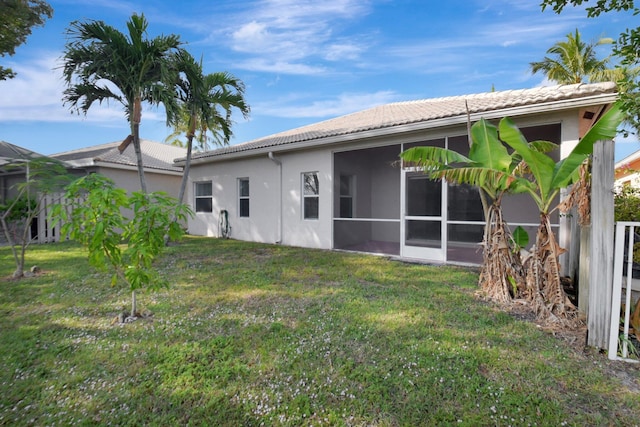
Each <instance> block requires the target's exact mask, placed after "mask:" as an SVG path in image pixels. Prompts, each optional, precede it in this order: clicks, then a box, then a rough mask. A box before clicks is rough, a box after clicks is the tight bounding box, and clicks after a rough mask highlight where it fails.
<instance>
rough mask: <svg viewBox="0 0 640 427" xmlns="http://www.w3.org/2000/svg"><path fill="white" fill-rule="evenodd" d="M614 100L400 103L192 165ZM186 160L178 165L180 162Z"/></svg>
mask: <svg viewBox="0 0 640 427" xmlns="http://www.w3.org/2000/svg"><path fill="white" fill-rule="evenodd" d="M616 95H617V88H616V85H615V83H594V84H575V85H562V86H547V87H538V88H534V89H520V90H509V91H502V92H487V93H479V94H472V95H462V96H451V97H445V98H433V99H424V100H418V101H407V102H396V103H392V104H386V105H380V106H378V107H373V108H370V109H367V110H364V111H359V112H356V113H352V114H348V115H346V116H341V117H337V118H334V119H330V120H326V121H323V122H319V123H314V124H311V125H308V126H303V127H300V128H296V129H292V130H288V131H285V132H280V133H276V134H273V135H269V136H266V137H264V138H259V139H255V140H252V141H249V142H245V143H243V144H238V145H233V146H229V147H223V148H219V149H217V150H213V151H205V152H202V153H196V154H194V155H193V160H195V161H196V162H206V161H207V160H213V158H215V157H218V156H224V155H229V154H234V153H236V154H238V155H239V154H242V152H247V153H246V154H250V153H249V152H250V151H253V150H260V149H273V148H284V147H283V146H287V145H290V144H295V143H302V142H314V141H317V143H318V144H320V143H322V142H328V141H321V140H326V139H332V137H340V136H342V137H344V136H347V135H349V136H351V137H352V139H354V138H356V137H358V136H359V135H360V134H362V136H364V135H365V134H371V133H373V134H375V133H378V134H384V133H385V131H386V132H387V133H391V132H394V131H395V130H396V129H397V128H398V127H400V126H414V127H415V128H416V129H418V128H422V129H428V128H435V127H440V126H445V125H451V124H459V123H465V122H466V120H467V108H468V112H469V114H471V116H472V120H477V119H478V118H479V117H480V116H488V115H489V114H488V113H490V112H495V113H496V114H494V116H496V117H499V116H504V115H516V114H518V115H521V114H530V113H534V112H544V111H549V110H560V109H566V108H577V107H581V106H586V105H596V104H605V103H609V102H613V100H614V99H615V97H616ZM507 112H508V113H509V114H507ZM487 118H495V117H487ZM183 160H184V159H179V160H178V161H183Z"/></svg>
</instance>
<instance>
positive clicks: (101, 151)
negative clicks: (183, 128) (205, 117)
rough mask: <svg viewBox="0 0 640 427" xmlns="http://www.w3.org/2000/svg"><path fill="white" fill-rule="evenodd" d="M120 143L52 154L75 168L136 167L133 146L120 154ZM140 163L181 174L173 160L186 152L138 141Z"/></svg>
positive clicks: (177, 148) (152, 142)
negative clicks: (140, 152)
mask: <svg viewBox="0 0 640 427" xmlns="http://www.w3.org/2000/svg"><path fill="white" fill-rule="evenodd" d="M120 144H121V142H120V141H117V142H110V143H108V144H101V145H94V146H92V147H86V148H80V149H78V150H73V151H66V152H64V153H58V154H54V155H52V156H51V157H53V158H54V159H59V160H64V161H66V162H68V163H69V164H71V165H73V166H75V167H88V166H107V167H108V166H109V165H110V164H111V165H121V166H131V167H137V164H138V163H137V160H136V153H135V150H134V147H133V144H129V145H128V146H127V148H125V150H124V151H123V152H122V153H120V151H119V150H118V147H119V146H120ZM140 149H141V151H142V162H143V164H144V167H145V169H157V170H163V171H171V172H182V168H180V167H177V166H175V165H174V163H173V160H174V159H176V158H178V157H184V156H185V155H186V153H187V150H186V149H185V148H182V147H176V146H173V145H167V144H162V143H159V142H155V141H150V140H148V139H141V140H140Z"/></svg>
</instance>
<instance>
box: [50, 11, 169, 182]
mask: <svg viewBox="0 0 640 427" xmlns="http://www.w3.org/2000/svg"><path fill="white" fill-rule="evenodd" d="M147 27H148V23H147V20H146V19H145V17H144V15H136V14H134V15H133V16H131V18H130V19H129V21H128V22H127V28H128V34H127V35H125V34H123V33H121V32H120V31H118V30H117V29H115V28H113V27H112V26H110V25H107V24H105V23H104V22H103V21H87V22H79V21H74V22H72V23H71V25H70V27H69V28H68V29H67V35H68V37H69V41H68V42H67V44H66V46H65V51H64V56H63V67H62V69H63V75H64V79H65V82H66V84H67V89H66V90H65V91H64V103H65V105H66V104H68V105H70V106H71V109H72V110H75V111H77V112H78V113H80V112H82V113H83V114H85V115H86V114H87V112H88V111H89V108H91V106H92V105H93V103H94V102H95V101H98V103H102V102H103V101H107V102H108V101H109V100H113V101H117V102H119V103H121V104H122V105H123V107H124V111H125V115H126V118H127V121H128V122H129V125H130V128H131V134H130V135H129V136H128V137H127V138H126V139H125V141H124V144H128V143H129V142H131V143H133V147H134V149H135V153H136V159H137V164H138V175H139V177H140V188H141V190H142V192H143V193H147V184H146V180H145V177H144V165H143V161H142V152H141V150H140V120H141V118H142V102H143V101H146V102H149V103H151V104H153V105H158V104H160V103H162V104H163V105H164V107H165V109H166V111H167V117H168V119H169V117H171V116H172V115H173V114H175V109H176V101H175V93H174V87H173V83H174V81H175V74H174V71H173V68H172V67H171V66H170V56H171V54H172V53H173V52H175V51H176V50H177V49H178V48H179V46H180V45H181V42H180V38H179V36H176V35H173V34H172V35H169V36H158V37H155V38H153V39H151V40H149V39H148V38H146V34H147ZM168 121H169V120H168Z"/></svg>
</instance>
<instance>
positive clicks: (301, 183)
mask: <svg viewBox="0 0 640 427" xmlns="http://www.w3.org/2000/svg"><path fill="white" fill-rule="evenodd" d="M306 175H315V176H316V177H317V179H318V188H317V190H318V194H309V195H307V194H305V192H304V189H305V186H304V184H305V179H304V178H305V176H306ZM300 185H301V195H302V206H301V211H302V212H301V213H302V219H303V220H304V221H318V220H319V219H320V173H319V172H318V171H312V172H302V173H301V174H300ZM307 198H315V199H317V200H318V217H317V218H306V217H305V216H306V215H305V214H306V212H305V209H304V206H305V203H304V202H305V200H306V199H307Z"/></svg>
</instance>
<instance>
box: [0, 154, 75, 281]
mask: <svg viewBox="0 0 640 427" xmlns="http://www.w3.org/2000/svg"><path fill="white" fill-rule="evenodd" d="M4 167H5V168H11V167H15V168H21V169H23V170H24V171H25V176H26V180H25V182H23V183H20V184H17V189H18V194H17V196H16V197H15V198H14V199H12V200H9V201H7V202H6V203H5V204H4V205H1V204H0V223H1V224H2V231H3V233H4V235H5V239H6V240H7V242H8V244H9V246H11V251H12V254H13V258H14V261H15V263H16V269H15V271H14V272H13V277H14V278H19V277H23V276H24V264H25V256H26V251H27V247H28V246H29V244H30V243H31V241H32V238H33V236H31V224H32V223H33V221H35V220H36V219H37V218H38V216H39V215H40V213H41V212H42V201H43V200H44V198H45V197H46V196H48V195H50V194H52V193H55V192H59V191H62V189H63V188H64V186H65V185H67V184H68V183H69V182H71V180H72V177H71V176H70V175H69V174H68V173H67V170H66V169H65V168H64V166H62V164H61V163H60V162H59V161H57V160H55V159H50V158H48V157H40V158H34V159H31V160H18V161H15V162H14V163H11V164H8V165H4ZM39 232H43V230H39Z"/></svg>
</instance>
